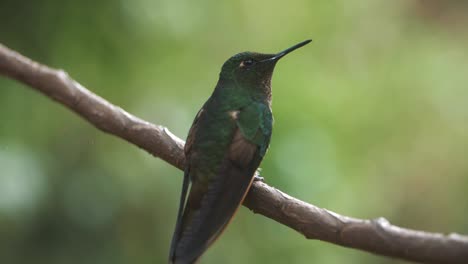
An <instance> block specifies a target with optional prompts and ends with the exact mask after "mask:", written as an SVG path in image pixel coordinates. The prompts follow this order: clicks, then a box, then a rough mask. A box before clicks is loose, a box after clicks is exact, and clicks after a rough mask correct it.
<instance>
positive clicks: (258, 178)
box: [254, 174, 265, 182]
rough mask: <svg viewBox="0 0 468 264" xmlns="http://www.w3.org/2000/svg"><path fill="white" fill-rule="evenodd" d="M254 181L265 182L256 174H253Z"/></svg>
mask: <svg viewBox="0 0 468 264" xmlns="http://www.w3.org/2000/svg"><path fill="white" fill-rule="evenodd" d="M254 181H261V182H265V178H263V177H262V176H260V175H258V174H255V176H254Z"/></svg>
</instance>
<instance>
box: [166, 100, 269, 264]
mask: <svg viewBox="0 0 468 264" xmlns="http://www.w3.org/2000/svg"><path fill="white" fill-rule="evenodd" d="M257 107H258V106H257V105H253V106H249V107H246V108H244V109H242V110H241V111H239V112H237V113H236V114H235V115H233V114H232V112H231V113H230V115H231V118H233V120H232V123H233V126H234V129H233V131H232V132H231V133H230V135H229V136H230V137H231V141H230V143H229V144H228V145H227V146H226V149H224V150H223V153H225V154H224V156H223V157H222V158H221V159H220V162H219V164H218V165H217V166H215V170H216V171H215V172H214V175H213V177H209V178H208V179H209V182H208V183H207V182H206V181H205V180H206V179H207V178H204V177H203V175H197V174H203V173H207V172H206V171H202V170H200V169H199V168H193V169H192V168H190V166H189V174H190V178H191V179H193V182H192V186H191V189H190V193H189V196H188V199H187V203H186V205H185V208H184V213H183V217H182V220H181V223H180V226H181V227H180V229H179V233H178V234H177V238H176V240H177V241H176V242H175V243H174V245H173V247H174V249H173V255H172V261H173V263H184V264H187V263H194V262H195V261H196V260H197V259H198V258H199V257H200V256H201V255H202V253H203V252H204V251H205V250H206V249H207V248H208V247H209V246H210V245H211V244H212V243H213V242H214V241H215V240H216V238H218V237H219V235H220V234H221V233H222V231H223V230H224V229H225V228H226V226H227V225H228V223H229V221H230V220H231V219H232V217H233V215H234V214H235V212H236V210H237V208H238V207H239V205H240V204H241V203H242V201H243V200H244V198H245V196H246V194H247V191H248V190H249V187H250V185H251V183H252V180H253V176H254V174H255V171H256V169H257V168H258V166H259V165H260V162H261V160H262V158H263V155H264V153H265V151H266V147H264V145H265V144H266V145H268V143H269V139H270V135H271V129H270V130H269V132H267V133H265V132H264V129H262V126H263V125H264V124H263V122H264V120H267V121H266V122H268V119H265V118H264V116H263V115H264V113H263V112H259V111H258V109H257ZM270 115H271V113H270ZM270 121H271V120H270ZM270 127H271V124H270ZM260 142H261V144H260ZM194 144H196V138H195V139H194ZM197 179H200V180H197Z"/></svg>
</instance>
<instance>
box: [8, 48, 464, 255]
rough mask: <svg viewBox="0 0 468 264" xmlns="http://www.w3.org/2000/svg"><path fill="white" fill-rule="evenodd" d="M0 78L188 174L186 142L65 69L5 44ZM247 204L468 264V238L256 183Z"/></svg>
mask: <svg viewBox="0 0 468 264" xmlns="http://www.w3.org/2000/svg"><path fill="white" fill-rule="evenodd" d="M0 75H4V76H6V77H8V78H11V79H15V80H17V81H19V82H21V83H24V84H26V85H28V86H30V87H31V88H33V89H36V90H38V91H40V92H42V93H43V94H44V95H46V96H48V97H50V98H52V99H53V100H55V101H57V102H59V103H60V104H62V105H64V106H65V107H67V108H68V109H70V110H72V111H74V112H75V113H77V114H78V115H80V116H81V117H83V118H84V119H85V120H87V121H88V122H89V123H91V124H92V125H94V126H95V127H96V128H98V129H100V130H102V131H104V132H106V133H109V134H112V135H115V136H117V137H120V138H122V139H125V140H127V141H128V142H130V143H132V144H134V145H137V146H138V147H140V148H142V149H144V150H146V151H147V152H149V153H151V154H152V155H153V156H155V157H159V158H161V159H163V160H164V161H166V162H168V163H169V164H171V165H173V166H175V167H177V168H179V169H181V170H183V167H184V162H185V157H184V153H183V146H184V141H183V140H181V139H179V138H178V137H176V136H174V135H173V134H172V133H171V132H170V131H169V130H168V129H167V128H165V127H163V126H159V125H154V124H151V123H148V122H146V121H144V120H142V119H140V118H138V117H135V116H133V115H131V114H129V113H127V112H126V111H124V110H123V109H121V108H120V107H118V106H115V105H113V104H111V103H109V102H108V101H106V100H105V99H103V98H102V97H99V96H98V95H96V94H94V93H92V92H91V91H89V90H87V89H86V88H84V87H83V86H82V85H80V84H79V83H78V82H76V81H75V80H73V79H72V78H70V77H69V76H68V75H67V73H66V72H64V71H63V70H57V69H52V68H49V67H47V66H45V65H41V64H39V63H37V62H35V61H32V60H31V59H29V58H26V57H24V56H22V55H21V54H19V53H17V52H15V51H13V50H11V49H9V48H7V47H5V46H3V45H2V44H0ZM244 205H245V206H246V207H248V208H249V209H250V210H252V211H253V212H254V213H258V214H262V215H264V216H266V217H268V218H271V219H273V220H275V221H277V222H279V223H281V224H284V225H286V226H288V227H290V228H292V229H294V230H296V231H297V232H299V233H301V234H303V235H304V236H305V237H306V238H308V239H319V240H323V241H328V242H330V243H333V244H337V245H341V246H344V247H349V248H355V249H360V250H363V251H367V252H371V253H375V254H379V255H385V256H390V257H395V258H401V259H405V260H411V261H418V262H425V263H467V262H468V236H462V235H459V234H455V233H453V234H449V235H444V234H440V233H429V232H423V231H417V230H411V229H406V228H401V227H397V226H394V225H391V224H390V223H389V222H388V221H387V220H385V219H384V218H378V219H373V220H362V219H356V218H351V217H347V216H342V215H339V214H337V213H334V212H332V211H329V210H326V209H322V208H319V207H316V206H314V205H312V204H308V203H306V202H303V201H301V200H299V199H296V198H294V197H291V196H289V195H287V194H285V193H283V192H281V191H280V190H278V189H276V188H274V187H271V186H269V185H267V184H266V183H263V182H259V181H257V182H254V184H253V185H252V188H251V189H250V191H249V194H248V195H247V198H246V200H245V202H244Z"/></svg>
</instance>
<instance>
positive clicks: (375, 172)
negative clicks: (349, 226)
mask: <svg viewBox="0 0 468 264" xmlns="http://www.w3.org/2000/svg"><path fill="white" fill-rule="evenodd" d="M467 11H468V5H467V4H466V1H455V0H452V1H436V0H431V1H429V0H428V1H416V0H413V1H402V0H397V1H383V0H379V1H360V2H351V1H345V0H335V1H321V2H318V1H306V0H293V1H289V2H288V3H287V4H286V3H285V2H283V3H280V2H279V1H278V2H272V1H266V0H263V1H247V0H242V1H214V0H203V1H188V0H156V1H149V0H136V1H110V0H103V1H87V0H84V1H70V0H62V1H57V0H42V1H14V0H1V1H0V17H1V23H0V42H1V43H3V44H5V45H7V46H9V47H11V48H13V49H16V50H18V51H19V52H21V53H23V54H25V55H27V56H29V57H31V58H33V59H35V60H38V61H40V62H42V63H45V64H48V65H51V66H53V67H57V68H63V69H65V70H66V71H68V72H69V73H70V75H71V76H73V77H74V78H75V79H77V80H78V81H80V82H81V83H82V84H83V85H85V86H86V87H88V88H89V89H91V90H92V91H94V92H96V93H97V94H99V95H101V96H103V97H104V98H107V99H108V100H110V101H111V102H113V103H115V104H117V105H119V106H121V107H123V108H124V109H126V110H128V111H129V112H131V113H134V114H136V115H137V116H140V117H142V118H144V119H146V120H148V121H151V122H154V123H157V124H163V125H165V126H168V127H169V128H170V129H171V130H172V131H173V132H174V133H175V134H177V135H179V136H180V137H183V138H184V137H185V135H186V133H187V131H188V128H189V127H190V125H191V122H192V118H193V117H194V115H195V113H196V112H197V110H198V109H199V108H200V106H201V105H202V104H203V102H204V100H206V98H207V97H208V96H209V95H210V93H211V91H212V89H213V87H214V85H215V83H216V81H217V77H218V72H219V69H220V66H221V65H222V63H223V62H224V61H225V60H226V59H227V58H228V57H230V56H231V55H233V54H235V53H237V52H240V51H244V50H253V51H260V52H275V51H279V50H281V49H283V48H285V47H288V46H290V45H292V44H295V43H297V42H299V41H301V40H304V39H307V38H313V39H314V42H313V43H311V44H310V45H308V46H306V47H305V48H303V49H301V50H299V51H297V52H295V53H293V54H292V55H290V56H288V57H287V58H286V59H284V60H283V61H281V62H280V63H279V65H278V66H277V68H276V72H275V76H274V78H273V88H274V102H273V110H274V114H275V129H274V134H273V138H272V144H271V147H270V150H269V153H268V155H267V157H266V159H265V161H264V162H263V164H262V167H263V176H264V177H265V178H266V181H267V182H268V183H269V184H271V185H273V186H276V187H278V188H280V189H281V190H283V191H285V192H287V193H289V194H291V195H293V196H295V197H298V198H300V199H303V200H305V201H308V202H311V203H313V204H316V205H318V206H322V207H325V208H329V209H331V210H334V211H336V212H339V213H342V214H346V215H350V216H354V217H360V218H374V217H377V216H385V217H386V218H388V219H389V220H390V221H391V222H392V223H395V224H398V225H401V226H405V227H410V228H417V229H424V230H429V231H440V232H452V231H453V232H459V233H465V234H466V233H468V221H467V219H468V199H467V190H468V162H467V161H466V157H467V156H468V107H467V102H468V89H467V84H468V75H467V73H468V49H467V48H466V47H468V34H467V32H466V29H467V28H468V16H466V14H467ZM0 120H2V122H0V263H37V264H40V263H49V264H56V263H57V264H58V263H70V264H73V263H114V264H117V263H165V262H166V258H167V255H168V250H169V244H170V239H171V235H172V231H173V227H174V223H175V218H176V210H177V206H178V199H179V191H180V185H181V181H182V173H181V172H180V171H179V170H177V169H175V168H173V167H171V166H170V165H168V164H166V163H164V162H163V161H161V160H158V159H154V158H153V157H151V156H150V155H149V154H147V153H145V152H144V151H141V150H139V149H138V148H136V147H134V146H132V145H130V144H128V143H126V142H124V141H122V140H120V139H116V138H114V137H112V136H109V135H105V134H103V133H101V132H99V131H97V130H96V129H95V128H94V127H92V126H90V125H89V124H88V123H86V122H85V121H83V120H82V119H80V118H79V117H78V116H76V115H75V114H73V113H71V112H70V111H68V110H67V109H64V108H63V107H62V106H60V105H58V104H56V103H53V102H52V101H51V100H50V99H48V98H45V97H44V96H42V95H40V94H38V93H37V92H35V91H33V90H32V89H29V88H25V87H24V85H21V84H18V83H16V82H13V81H11V80H7V79H5V78H1V79H0ZM202 262H203V263H227V264H229V263H401V261H396V260H391V259H387V258H383V257H378V256H373V255H370V254H367V253H363V252H360V251H356V250H351V249H345V248H341V247H338V246H335V245H331V244H328V243H323V242H320V241H308V240H306V239H304V238H303V237H302V236H301V235H299V234H297V233H296V232H294V231H292V230H290V229H289V228H287V227H285V226H282V225H280V224H278V223H275V222H273V221H272V220H270V219H267V218H265V217H261V216H258V215H254V214H252V213H250V212H249V211H248V210H246V209H245V208H243V209H242V210H240V212H239V213H238V214H237V216H236V218H235V220H234V221H233V222H232V224H231V225H230V226H229V228H228V230H227V231H226V232H225V233H224V235H223V237H222V238H221V239H220V240H218V242H217V243H216V244H215V245H214V246H213V247H212V248H211V249H210V250H209V251H208V252H207V254H206V255H205V257H204V258H203V261H202Z"/></svg>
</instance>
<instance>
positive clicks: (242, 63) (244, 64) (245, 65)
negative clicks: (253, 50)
mask: <svg viewBox="0 0 468 264" xmlns="http://www.w3.org/2000/svg"><path fill="white" fill-rule="evenodd" d="M253 64H254V61H253V60H252V59H248V60H245V61H242V62H241V64H240V66H241V67H249V66H251V65H253Z"/></svg>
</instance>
